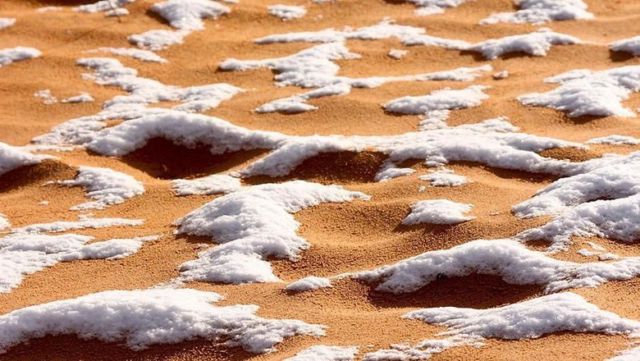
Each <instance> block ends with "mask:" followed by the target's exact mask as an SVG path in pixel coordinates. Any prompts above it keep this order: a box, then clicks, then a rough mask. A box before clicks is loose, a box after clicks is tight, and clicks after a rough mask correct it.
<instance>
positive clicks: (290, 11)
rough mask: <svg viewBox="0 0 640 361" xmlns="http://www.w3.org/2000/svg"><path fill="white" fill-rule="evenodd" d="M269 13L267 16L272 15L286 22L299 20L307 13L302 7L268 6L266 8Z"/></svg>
mask: <svg viewBox="0 0 640 361" xmlns="http://www.w3.org/2000/svg"><path fill="white" fill-rule="evenodd" d="M267 9H268V11H269V15H273V16H275V17H277V18H280V20H283V21H288V20H293V19H299V18H301V17H303V16H305V14H306V13H307V9H305V7H304V6H296V5H283V4H276V5H269V6H268V7H267Z"/></svg>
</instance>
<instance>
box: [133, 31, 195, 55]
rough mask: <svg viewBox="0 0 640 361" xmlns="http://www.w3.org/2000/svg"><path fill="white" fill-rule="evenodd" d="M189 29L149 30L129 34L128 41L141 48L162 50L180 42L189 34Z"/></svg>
mask: <svg viewBox="0 0 640 361" xmlns="http://www.w3.org/2000/svg"><path fill="white" fill-rule="evenodd" d="M190 33H191V31H189V30H176V31H172V30H162V29H158V30H149V31H145V32H144V33H141V34H133V35H129V37H128V38H127V39H128V40H129V42H130V43H131V44H133V45H135V46H137V47H139V48H141V49H147V50H150V51H159V50H164V49H166V48H168V47H170V46H172V45H176V44H182V42H183V41H184V38H185V37H186V36H187V35H189V34H190Z"/></svg>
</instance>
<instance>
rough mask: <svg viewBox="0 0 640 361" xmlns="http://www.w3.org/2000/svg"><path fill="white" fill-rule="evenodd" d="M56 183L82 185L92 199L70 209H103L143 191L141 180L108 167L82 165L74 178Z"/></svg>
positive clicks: (72, 185) (70, 185)
mask: <svg viewBox="0 0 640 361" xmlns="http://www.w3.org/2000/svg"><path fill="white" fill-rule="evenodd" d="M58 183H59V184H63V185H66V186H69V187H75V186H80V187H83V188H84V189H85V190H86V191H87V197H89V198H91V199H93V201H91V202H86V203H82V204H78V205H76V206H73V207H71V210H87V209H104V208H106V207H108V206H110V205H114V204H120V203H123V202H124V201H126V200H127V199H129V198H132V197H135V196H137V195H140V194H142V193H144V186H143V185H142V183H141V182H139V181H137V180H136V179H135V178H133V177H132V176H130V175H128V174H124V173H121V172H117V171H115V170H113V169H109V168H98V167H86V166H82V167H80V168H78V174H77V175H76V177H75V179H72V180H64V181H58Z"/></svg>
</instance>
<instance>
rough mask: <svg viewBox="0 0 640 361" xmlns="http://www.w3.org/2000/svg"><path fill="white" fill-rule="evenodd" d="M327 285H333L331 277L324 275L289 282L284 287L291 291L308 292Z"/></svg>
mask: <svg viewBox="0 0 640 361" xmlns="http://www.w3.org/2000/svg"><path fill="white" fill-rule="evenodd" d="M327 287H331V280H330V279H328V278H324V277H316V276H309V277H305V278H301V279H299V280H297V281H295V282H292V283H290V284H288V285H287V287H285V288H284V289H285V290H286V291H289V292H306V291H312V290H317V289H319V288H327Z"/></svg>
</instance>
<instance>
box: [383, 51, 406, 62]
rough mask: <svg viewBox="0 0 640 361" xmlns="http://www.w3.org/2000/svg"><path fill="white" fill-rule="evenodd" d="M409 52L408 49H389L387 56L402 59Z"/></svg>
mask: <svg viewBox="0 0 640 361" xmlns="http://www.w3.org/2000/svg"><path fill="white" fill-rule="evenodd" d="M408 53H409V51H407V50H402V49H391V50H389V52H388V53H387V56H389V57H390V58H392V59H396V60H399V59H402V58H404V57H405V56H406V55H407V54H408Z"/></svg>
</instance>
